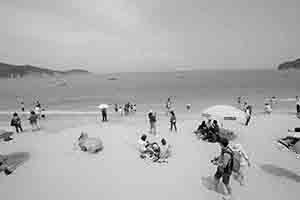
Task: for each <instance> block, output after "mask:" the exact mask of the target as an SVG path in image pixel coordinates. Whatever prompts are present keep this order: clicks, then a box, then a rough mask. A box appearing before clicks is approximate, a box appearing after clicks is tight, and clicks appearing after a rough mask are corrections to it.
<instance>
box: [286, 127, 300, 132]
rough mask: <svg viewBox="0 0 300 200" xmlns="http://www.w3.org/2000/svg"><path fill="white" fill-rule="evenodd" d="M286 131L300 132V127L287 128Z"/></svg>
mask: <svg viewBox="0 0 300 200" xmlns="http://www.w3.org/2000/svg"><path fill="white" fill-rule="evenodd" d="M288 132H300V127H297V128H294V129H288Z"/></svg>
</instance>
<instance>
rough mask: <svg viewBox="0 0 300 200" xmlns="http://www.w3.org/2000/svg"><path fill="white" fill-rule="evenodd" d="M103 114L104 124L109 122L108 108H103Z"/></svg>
mask: <svg viewBox="0 0 300 200" xmlns="http://www.w3.org/2000/svg"><path fill="white" fill-rule="evenodd" d="M101 114H102V122H107V121H108V120H107V110H106V108H103V109H102V110H101Z"/></svg>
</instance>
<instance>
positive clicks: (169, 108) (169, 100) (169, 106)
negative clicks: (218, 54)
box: [166, 97, 172, 115]
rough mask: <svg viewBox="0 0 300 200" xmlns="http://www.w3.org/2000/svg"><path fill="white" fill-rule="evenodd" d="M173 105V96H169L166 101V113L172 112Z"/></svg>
mask: <svg viewBox="0 0 300 200" xmlns="http://www.w3.org/2000/svg"><path fill="white" fill-rule="evenodd" d="M171 106H172V102H171V97H168V99H167V102H166V115H168V114H169V113H170V110H171Z"/></svg>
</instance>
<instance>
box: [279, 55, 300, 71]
mask: <svg viewBox="0 0 300 200" xmlns="http://www.w3.org/2000/svg"><path fill="white" fill-rule="evenodd" d="M278 70H281V71H286V70H300V58H299V59H296V60H294V61H288V62H284V63H282V64H280V65H279V66H278Z"/></svg>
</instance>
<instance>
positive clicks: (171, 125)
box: [170, 110, 177, 132]
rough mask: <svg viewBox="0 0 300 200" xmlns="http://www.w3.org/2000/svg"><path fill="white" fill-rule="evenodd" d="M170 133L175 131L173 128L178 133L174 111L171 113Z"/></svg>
mask: <svg viewBox="0 0 300 200" xmlns="http://www.w3.org/2000/svg"><path fill="white" fill-rule="evenodd" d="M170 114H171V116H170V131H173V127H174V129H175V131H176V132H177V127H176V116H175V112H174V111H173V110H172V111H170Z"/></svg>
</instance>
